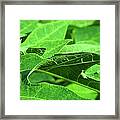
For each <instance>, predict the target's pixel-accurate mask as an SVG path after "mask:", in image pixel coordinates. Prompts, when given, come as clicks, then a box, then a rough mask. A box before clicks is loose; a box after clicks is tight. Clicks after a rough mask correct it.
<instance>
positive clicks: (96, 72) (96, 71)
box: [85, 64, 100, 81]
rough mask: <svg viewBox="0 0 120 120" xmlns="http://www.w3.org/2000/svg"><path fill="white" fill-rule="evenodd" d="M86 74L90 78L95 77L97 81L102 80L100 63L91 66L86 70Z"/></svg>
mask: <svg viewBox="0 0 120 120" xmlns="http://www.w3.org/2000/svg"><path fill="white" fill-rule="evenodd" d="M85 75H86V76H87V77H88V78H91V79H94V80H96V81H100V65H98V64H95V65H93V66H91V67H90V68H88V69H87V70H86V71H85Z"/></svg>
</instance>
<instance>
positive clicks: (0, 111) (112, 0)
mask: <svg viewBox="0 0 120 120" xmlns="http://www.w3.org/2000/svg"><path fill="white" fill-rule="evenodd" d="M5 5H115V115H5ZM119 20H120V1H119V0H106V1H105V0H101V1H99V0H98V1H97V0H96V1H95V0H92V1H91V0H84V1H83V0H78V1H73V0H72V1H71V0H68V1H67V0H66V1H57V0H55V1H54V0H52V1H50V0H45V1H2V2H1V21H0V22H1V41H0V43H1V44H0V46H1V53H0V57H1V61H0V62H1V64H0V71H1V72H0V78H1V80H0V86H1V89H0V119H116V120H117V119H118V120H119V118H120V105H119V100H120V99H119V80H120V79H119V78H120V76H119V67H120V66H119V65H120V64H119V60H120V55H119V51H120V48H119V38H120V36H119V34H120V31H119V28H120V24H119Z"/></svg>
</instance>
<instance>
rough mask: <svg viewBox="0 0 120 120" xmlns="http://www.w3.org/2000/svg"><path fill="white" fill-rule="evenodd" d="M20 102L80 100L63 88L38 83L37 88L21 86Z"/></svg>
mask: <svg viewBox="0 0 120 120" xmlns="http://www.w3.org/2000/svg"><path fill="white" fill-rule="evenodd" d="M20 99H22V100H81V99H83V98H81V97H80V96H78V95H76V94H75V93H74V92H72V91H70V90H68V89H67V88H65V87H63V86H58V85H53V84H49V83H44V82H43V83H40V84H39V85H37V86H27V85H24V84H23V85H21V93H20Z"/></svg>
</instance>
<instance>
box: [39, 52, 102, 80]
mask: <svg viewBox="0 0 120 120" xmlns="http://www.w3.org/2000/svg"><path fill="white" fill-rule="evenodd" d="M99 62H100V58H99V55H97V54H93V53H85V52H83V53H76V54H75V53H73V54H72V53H71V54H57V55H55V56H53V57H51V58H50V59H48V60H47V61H46V62H45V63H44V64H42V65H40V66H39V67H38V69H41V70H44V71H48V72H50V73H54V74H56V75H59V76H62V77H64V78H67V79H70V80H73V81H77V82H80V76H81V72H82V70H86V69H88V68H89V67H91V66H92V65H94V64H96V63H99Z"/></svg>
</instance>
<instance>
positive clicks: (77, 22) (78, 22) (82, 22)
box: [70, 20, 95, 28]
mask: <svg viewBox="0 0 120 120" xmlns="http://www.w3.org/2000/svg"><path fill="white" fill-rule="evenodd" d="M94 22H95V20H71V21H70V25H74V26H77V27H80V28H81V27H86V26H89V25H92V24H93V23H94Z"/></svg>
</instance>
